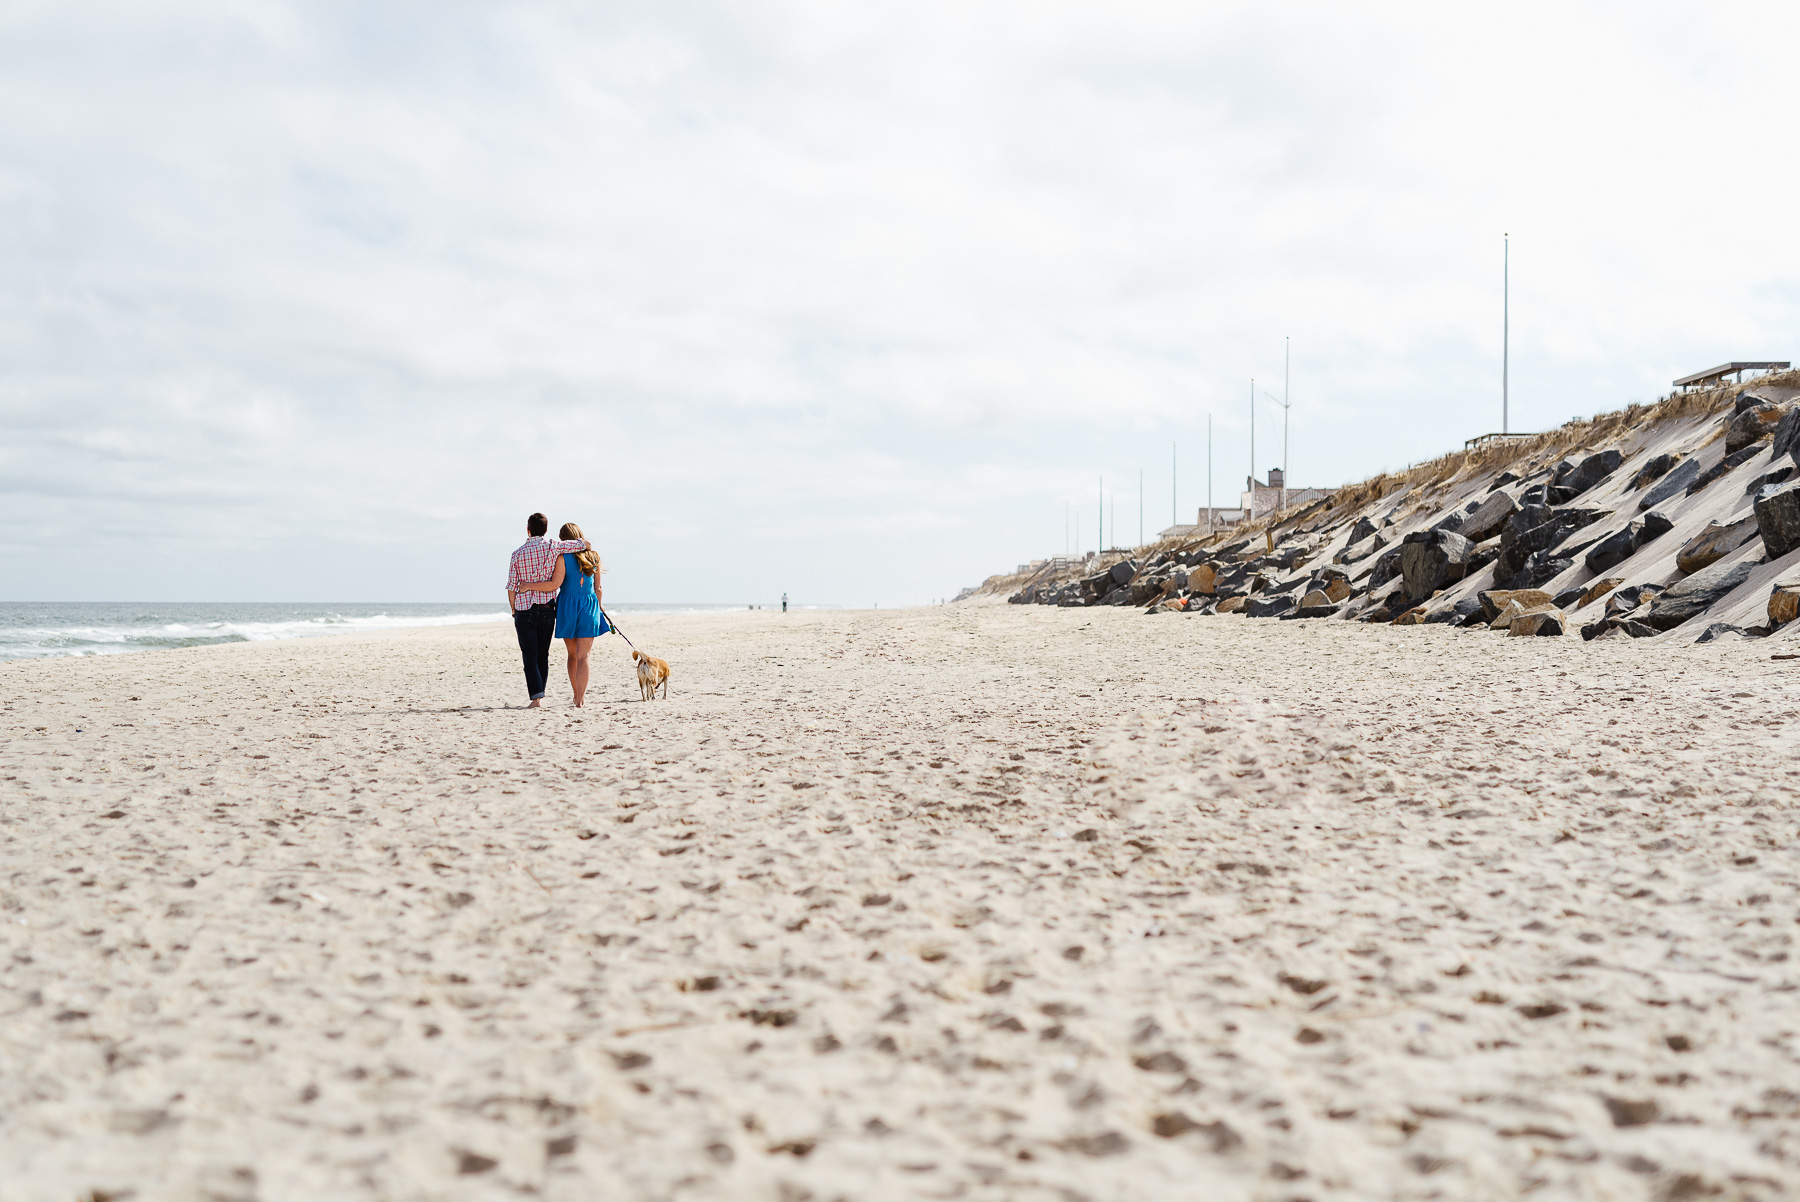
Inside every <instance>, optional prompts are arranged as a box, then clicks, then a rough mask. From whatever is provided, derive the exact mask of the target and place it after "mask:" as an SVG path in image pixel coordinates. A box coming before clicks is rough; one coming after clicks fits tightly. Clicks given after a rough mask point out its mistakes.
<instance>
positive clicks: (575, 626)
mask: <svg viewBox="0 0 1800 1202" xmlns="http://www.w3.org/2000/svg"><path fill="white" fill-rule="evenodd" d="M611 629H612V627H610V626H608V625H607V624H606V618H605V617H604V616H603V615H602V614H601V613H600V602H599V601H598V600H596V599H595V597H594V578H593V577H592V576H583V575H582V574H581V564H579V563H577V562H576V560H575V556H574V555H573V554H572V553H567V552H565V553H564V555H563V586H562V591H561V592H559V593H557V595H556V637H557V638H559V639H597V638H599V637H600V636H601V635H603V634H605V633H606V632H607V631H609V630H611Z"/></svg>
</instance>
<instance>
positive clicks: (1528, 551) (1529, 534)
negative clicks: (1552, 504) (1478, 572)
mask: <svg viewBox="0 0 1800 1202" xmlns="http://www.w3.org/2000/svg"><path fill="white" fill-rule="evenodd" d="M1606 513H1607V511H1606V510H1604V509H1551V508H1547V507H1545V506H1542V505H1526V506H1524V507H1523V508H1521V509H1520V510H1519V512H1517V513H1515V514H1513V515H1512V517H1511V518H1509V519H1508V520H1507V523H1506V528H1505V529H1503V530H1502V531H1501V532H1500V555H1499V558H1498V559H1497V560H1496V561H1495V565H1494V577H1495V579H1497V580H1506V579H1509V578H1510V577H1513V576H1516V575H1518V574H1519V573H1520V572H1521V571H1523V570H1524V568H1525V565H1526V561H1527V560H1529V559H1530V558H1531V556H1532V554H1533V553H1534V552H1538V551H1548V550H1550V549H1551V548H1552V547H1554V546H1556V545H1557V544H1558V543H1560V542H1562V541H1563V540H1564V539H1565V538H1567V537H1568V536H1569V535H1571V534H1573V533H1574V532H1575V531H1577V530H1580V529H1582V528H1584V527H1587V526H1591V525H1593V524H1594V523H1595V522H1597V521H1599V520H1600V519H1601V518H1603V517H1605V516H1606ZM1544 579H1548V577H1544Z"/></svg>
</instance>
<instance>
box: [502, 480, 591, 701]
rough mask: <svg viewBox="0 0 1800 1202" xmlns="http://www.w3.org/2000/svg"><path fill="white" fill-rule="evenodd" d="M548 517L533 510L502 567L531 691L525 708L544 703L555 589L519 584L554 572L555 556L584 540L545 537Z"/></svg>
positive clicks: (539, 580) (580, 545)
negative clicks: (531, 588) (516, 546)
mask: <svg viewBox="0 0 1800 1202" xmlns="http://www.w3.org/2000/svg"><path fill="white" fill-rule="evenodd" d="M549 532H550V519H549V518H547V517H545V516H544V515H543V514H541V513H534V514H532V515H531V516H530V517H528V518H526V519H525V533H526V534H528V535H530V536H531V537H530V538H527V539H526V540H525V542H524V544H523V545H522V546H520V547H519V549H518V550H516V551H514V552H513V553H512V565H511V566H510V567H508V568H507V570H506V604H507V607H508V608H509V609H511V610H512V617H513V633H514V634H516V635H518V636H519V654H520V655H521V656H522V657H524V660H525V688H526V690H527V691H528V692H529V693H530V694H531V705H530V707H529V708H531V709H538V708H539V707H541V706H542V705H543V703H544V686H545V682H547V681H548V680H549V679H550V644H551V642H552V641H553V640H554V639H555V638H556V598H557V592H548V593H532V592H520V591H519V586H520V585H521V584H542V583H543V582H544V581H546V580H548V579H550V578H551V577H552V576H554V575H556V558H557V556H559V555H561V554H562V553H563V552H565V551H585V550H586V549H587V540H586V539H582V538H577V539H571V540H569V541H566V542H565V541H563V540H560V539H553V538H546V537H545V535H547V534H549Z"/></svg>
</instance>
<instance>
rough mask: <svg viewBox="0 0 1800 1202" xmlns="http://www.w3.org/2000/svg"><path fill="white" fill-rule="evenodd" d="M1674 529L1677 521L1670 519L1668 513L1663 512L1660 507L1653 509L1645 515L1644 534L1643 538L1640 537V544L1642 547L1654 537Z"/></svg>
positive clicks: (1656, 537)
mask: <svg viewBox="0 0 1800 1202" xmlns="http://www.w3.org/2000/svg"><path fill="white" fill-rule="evenodd" d="M1673 529H1675V523H1674V522H1671V521H1670V520H1669V515H1668V514H1666V513H1663V512H1662V511H1661V510H1660V509H1652V510H1651V511H1650V512H1649V513H1646V514H1645V515H1644V534H1643V537H1642V538H1639V539H1638V546H1640V547H1641V546H1643V545H1644V544H1645V543H1647V542H1650V541H1651V540H1652V539H1658V538H1661V537H1662V536H1663V535H1665V534H1667V533H1668V532H1669V531H1671V530H1673Z"/></svg>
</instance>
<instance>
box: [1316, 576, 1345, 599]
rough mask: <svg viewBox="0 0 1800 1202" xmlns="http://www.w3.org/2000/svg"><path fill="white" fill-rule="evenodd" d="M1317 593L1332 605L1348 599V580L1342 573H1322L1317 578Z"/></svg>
mask: <svg viewBox="0 0 1800 1202" xmlns="http://www.w3.org/2000/svg"><path fill="white" fill-rule="evenodd" d="M1317 591H1319V592H1322V593H1324V594H1325V597H1326V599H1327V600H1328V601H1329V602H1330V603H1331V604H1333V605H1336V604H1337V603H1338V602H1340V601H1346V600H1348V599H1349V597H1350V593H1351V591H1352V590H1351V588H1350V580H1349V578H1348V577H1346V576H1345V575H1344V574H1343V573H1342V572H1324V573H1322V574H1321V575H1320V576H1319V587H1318V590H1317Z"/></svg>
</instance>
